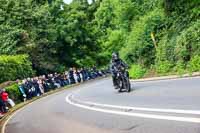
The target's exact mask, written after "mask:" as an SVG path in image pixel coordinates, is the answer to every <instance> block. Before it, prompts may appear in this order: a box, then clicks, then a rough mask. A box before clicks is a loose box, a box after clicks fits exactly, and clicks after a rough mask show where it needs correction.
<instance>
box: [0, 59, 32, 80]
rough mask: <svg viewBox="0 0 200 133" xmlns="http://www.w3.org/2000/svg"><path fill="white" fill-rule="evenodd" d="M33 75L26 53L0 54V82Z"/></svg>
mask: <svg viewBox="0 0 200 133" xmlns="http://www.w3.org/2000/svg"><path fill="white" fill-rule="evenodd" d="M32 75H33V70H32V63H31V62H30V61H29V60H28V56H27V55H16V56H12V55H9V56H7V55H2V56H0V83H1V82H4V81H8V80H16V79H22V78H25V77H28V76H32Z"/></svg>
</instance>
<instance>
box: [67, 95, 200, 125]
mask: <svg viewBox="0 0 200 133" xmlns="http://www.w3.org/2000/svg"><path fill="white" fill-rule="evenodd" d="M71 96H72V94H69V95H67V96H66V98H65V100H66V102H67V103H68V104H71V105H74V106H76V107H79V108H84V109H88V110H92V111H97V112H104V113H109V114H116V115H124V116H134V117H141V118H151V119H160V120H169V121H180V122H190V123H200V118H194V117H178V116H164V115H152V114H144V113H129V112H122V111H121V112H120V111H113V110H108V109H100V108H95V107H89V106H86V105H81V104H78V103H73V102H72V101H71V100H70V97H71Z"/></svg>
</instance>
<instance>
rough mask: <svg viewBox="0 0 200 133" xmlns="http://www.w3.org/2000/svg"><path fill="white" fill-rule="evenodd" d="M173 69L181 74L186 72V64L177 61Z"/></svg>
mask: <svg viewBox="0 0 200 133" xmlns="http://www.w3.org/2000/svg"><path fill="white" fill-rule="evenodd" d="M174 70H175V72H177V74H178V75H183V74H184V73H185V72H186V65H185V64H184V62H183V61H178V62H177V63H176V66H175V68H174Z"/></svg>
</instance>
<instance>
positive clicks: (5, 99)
mask: <svg viewBox="0 0 200 133" xmlns="http://www.w3.org/2000/svg"><path fill="white" fill-rule="evenodd" d="M0 99H1V101H0V102H1V111H2V113H6V112H7V107H6V104H7V102H8V93H7V92H6V90H5V89H2V92H1V94H0Z"/></svg>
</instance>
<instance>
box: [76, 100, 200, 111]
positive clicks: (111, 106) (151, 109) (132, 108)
mask: <svg viewBox="0 0 200 133" xmlns="http://www.w3.org/2000/svg"><path fill="white" fill-rule="evenodd" d="M76 101H78V102H79V103H83V104H89V105H94V106H100V107H108V108H109V107H110V108H115V109H131V110H138V111H151V112H163V113H165V112H166V113H177V114H194V115H200V111H199V110H180V109H159V108H143V107H130V106H119V105H110V104H101V103H94V102H88V101H84V102H83V101H81V100H76Z"/></svg>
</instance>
